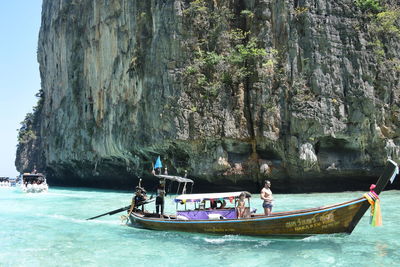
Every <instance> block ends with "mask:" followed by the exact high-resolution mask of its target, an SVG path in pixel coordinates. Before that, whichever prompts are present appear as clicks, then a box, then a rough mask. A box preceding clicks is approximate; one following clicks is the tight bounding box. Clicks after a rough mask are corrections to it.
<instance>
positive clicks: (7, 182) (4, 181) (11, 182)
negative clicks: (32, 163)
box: [0, 177, 15, 187]
mask: <svg viewBox="0 0 400 267" xmlns="http://www.w3.org/2000/svg"><path fill="white" fill-rule="evenodd" d="M12 186H15V179H13V178H9V177H0V187H12Z"/></svg>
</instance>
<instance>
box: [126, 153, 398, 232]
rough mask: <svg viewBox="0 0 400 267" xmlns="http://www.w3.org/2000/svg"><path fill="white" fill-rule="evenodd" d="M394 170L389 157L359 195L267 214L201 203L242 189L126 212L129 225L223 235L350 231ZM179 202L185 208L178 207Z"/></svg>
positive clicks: (229, 198)
mask: <svg viewBox="0 0 400 267" xmlns="http://www.w3.org/2000/svg"><path fill="white" fill-rule="evenodd" d="M397 174H398V166H397V164H396V163H395V162H393V161H392V160H388V161H387V165H386V167H385V169H384V171H383V173H382V175H381V176H380V178H379V179H378V181H377V183H376V186H375V188H374V189H373V190H371V191H370V192H369V193H366V194H364V196H362V197H360V198H357V199H354V200H351V201H347V202H343V203H339V204H334V205H329V206H323V207H317V208H311V209H303V210H295V211H288V212H275V213H272V214H271V215H270V216H266V215H264V214H255V213H254V212H253V211H251V210H250V208H249V207H247V208H246V209H247V210H246V213H245V216H243V217H242V218H238V216H237V214H238V213H237V208H235V207H233V208H222V209H207V208H205V207H204V206H203V205H202V204H204V203H206V202H207V201H210V202H211V203H212V202H214V201H217V200H224V201H230V202H232V201H235V203H236V201H237V199H238V197H239V196H240V194H241V193H244V194H245V197H246V198H247V199H249V198H250V194H249V193H248V192H227V193H210V194H182V195H180V196H178V197H176V198H175V202H176V203H177V213H176V214H174V215H163V216H161V218H160V216H159V215H158V214H154V213H149V212H142V211H138V210H136V211H135V212H132V213H131V214H129V221H130V225H132V226H135V227H142V228H146V229H152V230H161V231H183V232H196V233H210V234H223V235H250V236H265V237H284V238H296V237H298V238H303V237H307V236H312V235H319V234H338V233H344V234H350V233H351V232H352V231H353V230H354V228H355V227H356V225H357V224H358V222H359V221H360V219H361V218H362V217H363V215H364V214H365V212H366V211H367V210H368V208H369V207H370V206H371V204H375V202H379V197H378V195H379V194H380V193H381V191H382V190H383V189H384V188H385V187H386V185H387V183H388V182H389V180H390V181H391V182H393V180H394V179H395V177H396V175H397ZM370 203H371V204H370ZM189 204H194V206H195V208H194V209H186V206H187V205H189ZM178 205H180V206H182V205H184V206H185V208H184V209H182V208H181V209H182V210H179V208H178ZM377 208H378V207H377Z"/></svg>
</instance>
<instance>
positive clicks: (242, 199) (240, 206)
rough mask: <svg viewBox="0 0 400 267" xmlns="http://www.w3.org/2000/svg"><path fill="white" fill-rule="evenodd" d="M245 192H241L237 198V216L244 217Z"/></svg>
mask: <svg viewBox="0 0 400 267" xmlns="http://www.w3.org/2000/svg"><path fill="white" fill-rule="evenodd" d="M245 196H246V195H245V194H244V193H241V194H240V195H239V200H238V204H237V213H238V218H244V215H245V212H246V200H245Z"/></svg>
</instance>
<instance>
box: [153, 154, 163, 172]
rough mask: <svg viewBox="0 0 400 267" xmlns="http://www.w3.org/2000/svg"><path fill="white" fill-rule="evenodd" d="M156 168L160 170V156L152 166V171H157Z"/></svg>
mask: <svg viewBox="0 0 400 267" xmlns="http://www.w3.org/2000/svg"><path fill="white" fill-rule="evenodd" d="M157 168H162V163H161V159H160V156H158V157H157V160H156V164H155V165H154V169H157Z"/></svg>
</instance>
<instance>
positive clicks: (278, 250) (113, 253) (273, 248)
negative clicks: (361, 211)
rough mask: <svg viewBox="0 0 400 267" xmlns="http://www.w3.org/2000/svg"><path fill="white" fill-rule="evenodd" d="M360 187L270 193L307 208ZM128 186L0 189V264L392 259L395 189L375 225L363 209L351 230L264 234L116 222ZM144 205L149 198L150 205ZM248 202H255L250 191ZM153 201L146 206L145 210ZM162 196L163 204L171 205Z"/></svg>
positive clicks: (399, 248)
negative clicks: (283, 236) (294, 236)
mask: <svg viewBox="0 0 400 267" xmlns="http://www.w3.org/2000/svg"><path fill="white" fill-rule="evenodd" d="M362 193H363V192H344V193H318V194H293V195H291V194H275V207H274V211H284V210H292V209H300V208H310V207H316V206H321V205H325V204H334V203H338V202H342V201H347V200H351V199H353V198H357V197H360V196H361V195H362ZM131 197H132V193H127V192H115V191H100V190H90V189H71V188H50V190H49V192H48V193H42V194H26V193H22V192H19V191H18V189H17V188H0V266H13V267H14V266H40V267H44V266H285V267H286V266H385V267H386V266H398V265H399V263H400V211H399V204H398V203H400V192H399V191H385V192H383V193H382V195H381V200H382V201H381V202H382V203H381V205H382V214H383V227H375V228H374V227H371V226H370V225H369V224H368V222H369V212H367V214H366V215H365V216H364V217H363V219H362V220H361V222H360V223H359V225H358V226H357V227H356V229H355V230H354V232H353V233H352V234H351V235H345V236H329V235H328V236H314V237H308V238H305V239H302V240H271V239H265V238H255V237H246V236H214V235H203V234H191V233H178V232H159V231H151V230H144V229H137V228H132V227H128V226H126V225H124V224H123V223H121V220H120V216H121V215H123V214H125V213H120V214H116V215H112V216H108V215H107V216H104V217H101V218H98V219H95V220H91V221H87V220H85V219H86V218H88V217H92V216H95V215H98V214H101V213H105V212H108V211H111V210H114V209H117V208H120V207H124V206H127V205H129V203H130V199H131ZM150 205H151V204H150ZM252 206H254V207H256V208H258V210H259V211H261V210H262V208H261V200H260V199H259V196H258V195H253V198H252ZM151 208H153V207H151V206H150V207H149V209H151ZM174 209H175V205H174V204H173V203H172V200H171V199H170V198H168V199H167V201H166V211H167V212H173V211H174Z"/></svg>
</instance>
